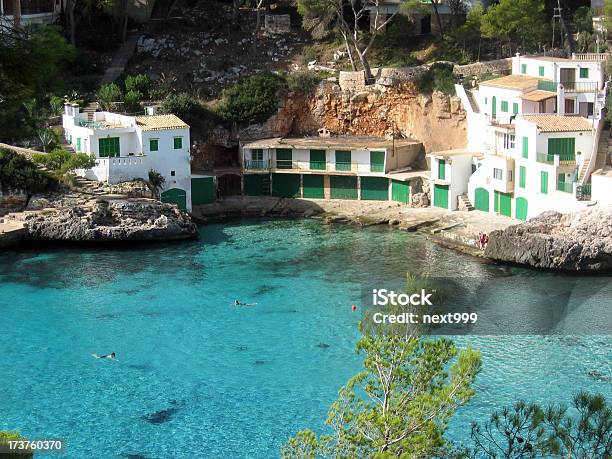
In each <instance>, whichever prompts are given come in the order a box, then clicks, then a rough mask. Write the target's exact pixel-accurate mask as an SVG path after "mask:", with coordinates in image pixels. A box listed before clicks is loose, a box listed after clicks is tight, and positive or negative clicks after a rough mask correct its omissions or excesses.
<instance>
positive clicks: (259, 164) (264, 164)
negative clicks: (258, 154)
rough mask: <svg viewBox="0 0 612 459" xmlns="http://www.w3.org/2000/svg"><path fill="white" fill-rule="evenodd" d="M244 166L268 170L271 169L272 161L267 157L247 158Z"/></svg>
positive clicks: (251, 168)
mask: <svg viewBox="0 0 612 459" xmlns="http://www.w3.org/2000/svg"><path fill="white" fill-rule="evenodd" d="M244 168H245V169H250V170H255V171H258V170H259V171H263V170H267V169H270V161H268V160H267V159H266V160H263V159H247V160H245V161H244Z"/></svg>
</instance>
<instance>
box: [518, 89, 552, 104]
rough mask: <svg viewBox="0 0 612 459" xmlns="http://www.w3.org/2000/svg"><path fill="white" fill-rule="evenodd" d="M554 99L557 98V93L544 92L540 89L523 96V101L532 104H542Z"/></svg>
mask: <svg viewBox="0 0 612 459" xmlns="http://www.w3.org/2000/svg"><path fill="white" fill-rule="evenodd" d="M553 97H557V93H556V92H552V91H543V90H541V89H538V90H536V91H530V92H528V93H527V94H523V95H522V96H521V99H523V100H529V101H531V102H541V101H543V100H546V99H552V98H553Z"/></svg>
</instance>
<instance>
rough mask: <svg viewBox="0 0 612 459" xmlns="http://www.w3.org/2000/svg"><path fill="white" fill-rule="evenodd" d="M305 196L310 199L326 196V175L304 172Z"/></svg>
mask: <svg viewBox="0 0 612 459" xmlns="http://www.w3.org/2000/svg"><path fill="white" fill-rule="evenodd" d="M303 180H304V197H305V198H310V199H323V198H325V185H324V183H325V182H324V177H323V176H322V175H306V174H304V177H303Z"/></svg>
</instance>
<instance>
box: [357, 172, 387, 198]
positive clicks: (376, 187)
mask: <svg viewBox="0 0 612 459" xmlns="http://www.w3.org/2000/svg"><path fill="white" fill-rule="evenodd" d="M361 199H363V200H369V201H388V200H389V179H388V178H386V177H361Z"/></svg>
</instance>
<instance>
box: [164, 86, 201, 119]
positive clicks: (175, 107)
mask: <svg viewBox="0 0 612 459" xmlns="http://www.w3.org/2000/svg"><path fill="white" fill-rule="evenodd" d="M160 109H161V112H162V113H172V114H174V115H176V116H178V117H179V118H181V119H184V120H188V119H192V118H193V117H196V116H198V114H199V112H200V110H201V109H202V104H200V102H199V101H198V100H197V99H196V98H194V97H192V96H191V95H189V94H187V93H185V92H181V93H179V94H168V95H167V96H166V98H165V99H164V100H163V101H162V103H161V107H160Z"/></svg>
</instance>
